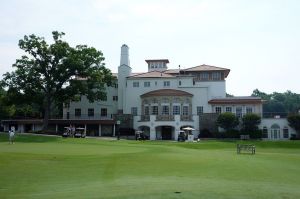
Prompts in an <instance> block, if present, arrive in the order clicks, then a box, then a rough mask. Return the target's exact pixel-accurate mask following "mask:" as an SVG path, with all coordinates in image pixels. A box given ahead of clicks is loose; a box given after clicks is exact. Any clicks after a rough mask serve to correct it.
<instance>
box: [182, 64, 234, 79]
mask: <svg viewBox="0 0 300 199" xmlns="http://www.w3.org/2000/svg"><path fill="white" fill-rule="evenodd" d="M182 71H190V72H200V71H225V77H227V76H228V74H229V72H230V69H228V68H221V67H216V66H210V65H206V64H202V65H199V66H194V67H192V68H187V69H183V70H182Z"/></svg>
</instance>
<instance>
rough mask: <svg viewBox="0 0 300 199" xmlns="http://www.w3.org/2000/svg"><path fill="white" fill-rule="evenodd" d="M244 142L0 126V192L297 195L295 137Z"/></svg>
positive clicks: (299, 160)
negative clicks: (249, 146)
mask: <svg viewBox="0 0 300 199" xmlns="http://www.w3.org/2000/svg"><path fill="white" fill-rule="evenodd" d="M246 143H247V142H246ZM249 143H253V144H255V145H256V146H257V154H256V155H248V154H241V155H237V154H236V148H235V147H236V144H237V142H234V141H233V142H229V141H227V142H225V141H224V142H222V141H201V142H199V143H176V142H159V141H151V142H150V141H146V142H138V141H125V140H121V141H116V140H99V139H71V138H67V139H63V138H59V137H44V136H29V135H17V137H16V142H15V144H8V137H7V134H3V133H1V134H0V198H22V199H24V198H122V199H123V198H145V199H147V198H163V199H166V198H217V199H218V198H230V199H231V198H239V199H240V198H272V199H276V198H283V199H287V198H300V188H299V187H300V142H299V141H278V142H271V141H269V142H268V141H255V142H251V141H250V142H249Z"/></svg>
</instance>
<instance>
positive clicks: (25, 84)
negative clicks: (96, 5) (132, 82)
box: [3, 31, 113, 129]
mask: <svg viewBox="0 0 300 199" xmlns="http://www.w3.org/2000/svg"><path fill="white" fill-rule="evenodd" d="M64 35H65V34H64V33H63V32H58V31H54V32H52V37H53V40H54V42H53V43H52V44H48V43H47V42H46V40H45V39H44V38H43V37H38V36H36V35H34V34H32V35H29V36H26V35H25V36H24V38H23V39H21V40H20V41H19V47H20V49H22V50H23V51H25V52H26V55H23V56H22V57H21V58H20V59H17V60H16V63H15V64H13V68H15V70H14V71H13V72H11V73H6V74H4V78H3V83H4V85H5V86H6V87H7V88H8V92H11V93H13V94H14V95H20V96H23V97H24V98H25V99H27V100H30V102H36V103H37V104H40V105H41V106H42V107H43V109H44V129H45V128H46V127H47V126H48V120H49V116H50V112H51V109H53V107H54V106H55V105H57V104H60V105H61V104H62V103H63V102H67V101H69V100H76V97H78V96H79V95H85V96H86V97H87V98H88V99H89V100H90V101H91V102H93V101H95V100H101V99H104V98H105V97H106V92H105V86H106V85H111V84H112V82H113V77H112V74H111V71H110V70H109V69H107V68H105V65H104V63H103V61H104V57H103V54H102V52H101V51H98V50H96V49H95V48H93V47H88V46H86V45H77V46H76V47H71V46H70V45H69V44H68V43H67V42H66V41H64V40H62V37H63V36H64ZM12 91H13V92H12Z"/></svg>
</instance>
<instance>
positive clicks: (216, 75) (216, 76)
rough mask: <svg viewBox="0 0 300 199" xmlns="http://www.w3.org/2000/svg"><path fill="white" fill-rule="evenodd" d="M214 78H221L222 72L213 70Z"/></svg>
mask: <svg viewBox="0 0 300 199" xmlns="http://www.w3.org/2000/svg"><path fill="white" fill-rule="evenodd" d="M212 79H213V80H221V73H220V72H213V73H212Z"/></svg>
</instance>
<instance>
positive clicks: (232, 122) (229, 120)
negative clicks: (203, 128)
mask: <svg viewBox="0 0 300 199" xmlns="http://www.w3.org/2000/svg"><path fill="white" fill-rule="evenodd" d="M217 125H218V126H219V127H221V128H223V129H225V130H226V131H229V130H232V129H234V128H235V127H236V126H237V125H239V119H238V118H237V117H236V116H235V115H234V114H233V113H221V114H220V115H219V116H218V119H217Z"/></svg>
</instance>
